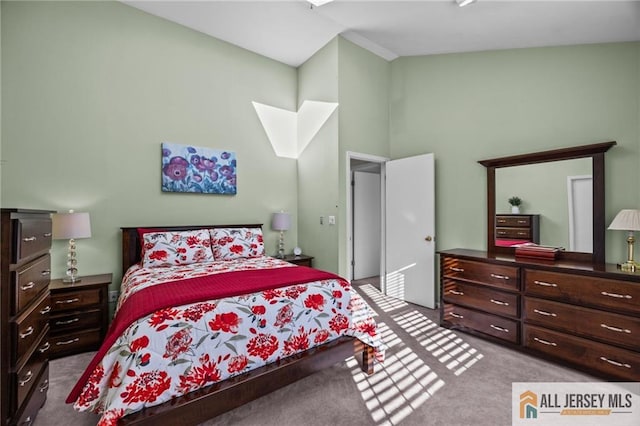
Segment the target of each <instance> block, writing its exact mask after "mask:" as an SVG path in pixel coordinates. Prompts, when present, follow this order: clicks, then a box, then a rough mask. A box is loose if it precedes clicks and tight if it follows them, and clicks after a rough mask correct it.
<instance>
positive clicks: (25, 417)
mask: <svg viewBox="0 0 640 426" xmlns="http://www.w3.org/2000/svg"><path fill="white" fill-rule="evenodd" d="M48 389H49V363H46V364H45V367H44V370H43V371H42V374H41V375H40V377H38V378H37V380H36V385H35V389H34V391H33V394H32V395H31V398H30V399H29V400H28V402H27V403H26V404H25V406H24V407H23V409H22V410H19V411H18V416H19V417H18V421H17V422H16V423H15V425H16V426H30V425H32V424H33V422H34V421H35V418H36V416H37V415H38V410H40V407H42V406H43V405H44V403H45V401H46V400H47V390H48Z"/></svg>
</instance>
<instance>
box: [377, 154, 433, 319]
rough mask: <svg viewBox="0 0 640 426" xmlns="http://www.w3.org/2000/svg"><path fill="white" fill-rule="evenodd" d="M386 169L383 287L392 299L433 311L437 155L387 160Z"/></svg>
mask: <svg viewBox="0 0 640 426" xmlns="http://www.w3.org/2000/svg"><path fill="white" fill-rule="evenodd" d="M385 169H386V171H385V173H386V185H385V204H386V206H385V240H386V248H385V252H386V256H385V257H386V265H385V267H386V268H385V276H384V279H385V282H384V287H383V288H384V289H385V292H386V294H387V295H388V296H393V297H397V298H399V299H402V300H406V301H407V302H412V303H415V304H418V305H421V306H426V307H428V308H435V307H436V292H435V285H434V280H435V276H434V274H435V271H434V264H435V241H434V238H435V235H434V234H435V179H434V158H433V154H424V155H418V156H415V157H408V158H401V159H398V160H392V161H388V162H386V163H385Z"/></svg>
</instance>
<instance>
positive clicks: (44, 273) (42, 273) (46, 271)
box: [40, 269, 51, 277]
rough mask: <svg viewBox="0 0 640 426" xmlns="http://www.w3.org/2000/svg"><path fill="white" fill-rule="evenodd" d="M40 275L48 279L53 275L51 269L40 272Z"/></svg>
mask: <svg viewBox="0 0 640 426" xmlns="http://www.w3.org/2000/svg"><path fill="white" fill-rule="evenodd" d="M40 275H42V276H43V277H46V276H48V275H51V269H45V270H43V271H42V272H40Z"/></svg>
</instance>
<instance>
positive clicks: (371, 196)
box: [352, 172, 382, 280]
mask: <svg viewBox="0 0 640 426" xmlns="http://www.w3.org/2000/svg"><path fill="white" fill-rule="evenodd" d="M352 191H353V279H354V280H359V279H362V278H369V277H377V276H378V275H380V239H381V234H382V231H381V223H380V220H381V219H380V208H381V206H380V174H379V173H368V172H353V188H352Z"/></svg>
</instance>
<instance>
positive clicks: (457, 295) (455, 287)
mask: <svg viewBox="0 0 640 426" xmlns="http://www.w3.org/2000/svg"><path fill="white" fill-rule="evenodd" d="M443 281H444V289H443V297H444V300H445V301H447V302H451V303H456V304H459V305H466V306H471V307H473V308H476V309H479V310H482V311H488V312H491V313H494V314H498V315H508V316H511V317H517V316H518V311H519V310H518V307H519V306H520V296H518V295H517V294H512V293H506V292H503V291H499V290H494V289H491V288H489V287H481V286H476V285H473V284H465V283H462V282H460V281H456V280H452V279H448V278H445V279H444V280H443Z"/></svg>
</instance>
